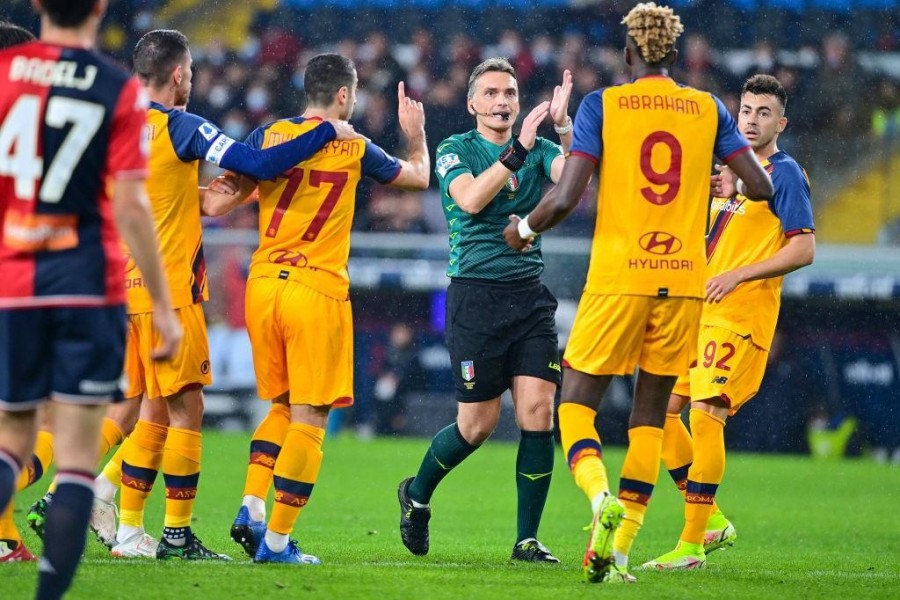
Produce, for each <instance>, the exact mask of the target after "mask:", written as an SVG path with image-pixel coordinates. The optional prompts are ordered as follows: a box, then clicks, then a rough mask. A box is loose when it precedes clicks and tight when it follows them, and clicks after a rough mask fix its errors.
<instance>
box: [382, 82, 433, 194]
mask: <svg viewBox="0 0 900 600" xmlns="http://www.w3.org/2000/svg"><path fill="white" fill-rule="evenodd" d="M397 101H398V106H397V117H398V119H399V121H400V129H402V130H403V133H404V134H405V135H406V138H407V140H409V141H408V146H409V157H408V158H407V159H406V160H400V174H399V175H397V177H396V178H395V179H394V180H393V181H392V182H391V183H390V185H391V187H396V188H401V189H404V190H424V189H427V188H428V180H429V178H430V176H431V158H430V157H429V156H428V146H426V145H425V108H424V107H423V106H422V103H421V102H416V101H415V100H413V99H412V98H410V97H409V96H407V95H406V88H405V86H404V84H403V82H402V81H401V82H400V83H399V84H398V85H397Z"/></svg>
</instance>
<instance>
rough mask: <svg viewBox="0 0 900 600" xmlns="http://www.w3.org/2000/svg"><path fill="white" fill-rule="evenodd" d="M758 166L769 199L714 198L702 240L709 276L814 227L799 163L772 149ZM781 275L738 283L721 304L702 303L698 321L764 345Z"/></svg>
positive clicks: (769, 335)
mask: <svg viewBox="0 0 900 600" xmlns="http://www.w3.org/2000/svg"><path fill="white" fill-rule="evenodd" d="M762 165H763V168H765V169H766V171H767V172H768V173H769V175H771V177H772V185H773V186H774V188H775V195H774V196H773V197H772V201H771V202H754V201H752V200H748V199H747V198H746V197H744V196H742V195H740V194H738V195H736V196H734V197H733V198H713V201H712V204H711V206H710V219H709V223H710V226H709V232H708V234H707V243H706V252H707V257H708V258H707V276H708V277H715V276H716V275H720V274H722V273H724V272H726V271H731V270H733V269H736V268H738V267H741V266H743V265H749V264H753V263H757V262H759V261H762V260H765V259H767V258H770V257H771V256H772V255H774V254H775V253H776V252H778V251H779V250H781V249H782V248H783V247H784V246H785V244H787V240H788V238H790V237H791V236H794V235H798V234H802V233H812V232H814V231H815V226H814V225H813V215H812V205H811V203H810V192H809V179H808V178H807V176H806V173H805V172H804V171H803V169H802V168H801V167H800V165H798V164H797V162H796V161H795V160H794V159H793V158H791V157H790V156H788V155H787V154H786V153H784V152H776V153H775V154H773V155H772V156H770V157H769V158H768V159H767V160H765V161H763V163H762ZM783 279H784V277H783V276H782V277H770V278H769V279H760V280H758V281H748V282H746V283H742V284H741V285H739V286H737V288H735V289H734V291H733V292H731V293H730V294H728V295H727V296H725V298H724V299H723V300H722V301H721V302H720V303H718V304H706V305H704V307H703V315H702V317H701V319H700V322H701V324H703V325H714V326H717V327H722V328H724V329H728V330H729V331H732V332H734V333H736V334H738V335H742V336H746V335H749V336H751V338H752V340H753V343H754V344H756V345H757V346H759V347H761V348H766V349H768V348H769V347H770V346H771V344H772V337H773V336H774V335H775V325H776V323H777V321H778V311H779V309H780V307H781V284H782V281H783Z"/></svg>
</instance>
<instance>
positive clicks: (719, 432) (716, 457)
mask: <svg viewBox="0 0 900 600" xmlns="http://www.w3.org/2000/svg"><path fill="white" fill-rule="evenodd" d="M690 419H691V431H693V432H694V446H695V448H696V449H697V452H696V453H695V456H694V463H693V464H692V465H691V468H690V470H689V471H688V481H687V493H686V495H685V505H684V521H685V523H684V530H683V531H682V532H681V541H683V542H687V543H690V544H702V543H703V537H704V533H705V532H706V523H707V521H709V517H710V515H711V514H712V513H713V512H714V510H715V508H714V499H715V496H716V490H717V489H718V488H719V484H720V483H722V477H723V476H724V475H725V421H723V420H722V419H720V418H718V417H714V416H713V415H711V414H709V413H708V412H706V411H703V410H697V409H692V410H691V415H690Z"/></svg>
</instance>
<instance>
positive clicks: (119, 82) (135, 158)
mask: <svg viewBox="0 0 900 600" xmlns="http://www.w3.org/2000/svg"><path fill="white" fill-rule="evenodd" d="M147 106H148V100H147V96H146V93H145V92H144V90H143V88H142V87H141V85H140V84H139V83H138V81H137V80H136V79H134V78H132V77H131V76H130V75H129V74H128V73H127V72H126V71H125V70H124V69H122V68H121V67H120V66H118V65H116V64H115V63H114V62H113V61H111V60H110V59H108V58H106V57H104V56H102V55H101V54H99V53H97V52H95V51H92V50H85V49H81V48H68V47H61V46H56V45H52V44H47V43H43V42H32V43H28V44H22V45H20V46H14V47H12V48H9V49H7V50H5V51H2V52H0V308H30V307H44V306H106V305H120V304H123V303H124V302H125V288H124V266H125V265H124V259H123V256H122V251H121V246H120V242H119V234H118V231H117V229H116V226H115V222H114V218H113V210H112V204H111V198H110V196H111V192H112V184H113V183H114V181H116V180H122V179H144V178H145V177H146V164H147V158H146V144H145V142H144V140H143V136H142V132H143V129H144V126H145V124H146V114H147Z"/></svg>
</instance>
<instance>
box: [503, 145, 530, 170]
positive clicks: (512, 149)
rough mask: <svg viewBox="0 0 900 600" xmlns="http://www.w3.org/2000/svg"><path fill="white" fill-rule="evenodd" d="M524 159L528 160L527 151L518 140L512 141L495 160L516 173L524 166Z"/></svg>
mask: <svg viewBox="0 0 900 600" xmlns="http://www.w3.org/2000/svg"><path fill="white" fill-rule="evenodd" d="M526 158H528V150H526V149H525V146H523V145H522V144H521V143H519V140H513V143H512V144H511V145H509V146H507V147H506V148H505V149H504V150H503V152H501V153H500V157H499V158H498V159H497V160H499V161H500V164H501V165H503V166H504V167H506V168H507V169H509V170H510V171H518V170H519V169H521V168H522V167H524V166H525V159H526Z"/></svg>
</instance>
